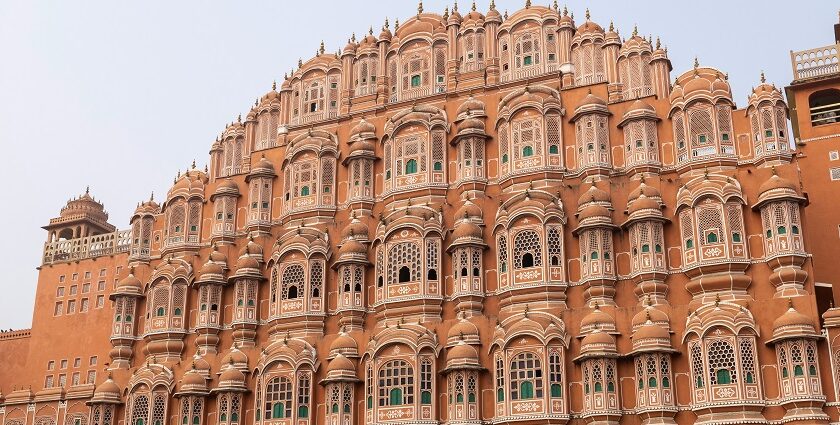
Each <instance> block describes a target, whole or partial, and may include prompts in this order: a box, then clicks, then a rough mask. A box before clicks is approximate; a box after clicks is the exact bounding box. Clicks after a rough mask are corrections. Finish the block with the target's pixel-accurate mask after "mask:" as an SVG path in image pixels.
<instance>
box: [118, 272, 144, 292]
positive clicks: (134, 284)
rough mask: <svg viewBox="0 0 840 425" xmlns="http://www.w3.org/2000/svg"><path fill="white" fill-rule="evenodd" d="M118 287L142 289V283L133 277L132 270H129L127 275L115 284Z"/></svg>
mask: <svg viewBox="0 0 840 425" xmlns="http://www.w3.org/2000/svg"><path fill="white" fill-rule="evenodd" d="M120 288H137V289H141V290H142V289H143V284H142V283H141V282H140V279H137V278H136V277H134V272H129V273H128V276H126V277H124V278H123V279H122V280H120V282H119V283H118V284H117V289H120Z"/></svg>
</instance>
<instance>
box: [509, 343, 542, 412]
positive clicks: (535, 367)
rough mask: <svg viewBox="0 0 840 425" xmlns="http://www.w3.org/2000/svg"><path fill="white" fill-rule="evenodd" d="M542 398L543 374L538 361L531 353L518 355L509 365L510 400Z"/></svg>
mask: <svg viewBox="0 0 840 425" xmlns="http://www.w3.org/2000/svg"><path fill="white" fill-rule="evenodd" d="M542 397H543V374H542V366H541V364H540V359H539V358H538V357H537V356H536V355H535V354H533V353H529V352H525V353H520V354H519V355H517V356H516V357H515V358H514V359H513V361H512V362H511V363H510V399H511V400H529V399H532V398H542Z"/></svg>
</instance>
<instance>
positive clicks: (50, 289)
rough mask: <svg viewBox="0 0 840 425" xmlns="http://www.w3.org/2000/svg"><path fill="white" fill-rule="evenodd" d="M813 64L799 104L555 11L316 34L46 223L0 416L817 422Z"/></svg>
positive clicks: (827, 376)
mask: <svg viewBox="0 0 840 425" xmlns="http://www.w3.org/2000/svg"><path fill="white" fill-rule="evenodd" d="M462 13H463V14H462ZM838 38H840V37H838ZM838 43H840V42H838ZM826 49H828V50H826V52H829V53H828V54H827V56H826V57H825V58H823V57H822V56H821V57H820V58H821V59H819V60H820V61H821V62H820V64H819V66H822V68H819V70H818V71H813V70H811V71H809V72H811V73H814V72H816V74H814V75H810V74H809V75H795V77H794V78H795V80H794V83H792V84H791V86H790V87H788V99H791V98H792V94H791V93H793V92H797V93H799V92H800V91H801V92H802V94H797V97H796V105H799V106H798V109H793V110H790V109H789V106H788V104H787V102H786V100H785V96H784V95H783V94H782V92H781V90H780V89H779V88H777V87H776V86H774V85H772V84H770V83H767V82H766V81H765V79H764V76H763V75H762V76H761V79H760V81H757V85H756V86H755V88H754V89H753V90H752V92H751V94H750V96H749V97H748V99H744V104H743V105H742V107H740V108H739V107H737V106H736V104H735V99H733V96H732V91H731V88H730V85H729V83H728V78H727V74H726V73H725V72H724V71H721V70H718V69H716V68H712V67H708V66H703V65H700V63H699V62H698V61H696V60H695V63H694V66H693V67H689V69H688V70H681V71H680V73H679V74H678V75H676V76H672V74H671V71H672V65H671V62H670V61H669V59H668V53H667V49H665V48H664V47H663V46H662V45H661V43H660V41H659V40H658V39H657V40H653V39H650V38H645V37H643V36H641V35H639V33H638V31H637V30H636V29H633V31H632V33H630V35H629V36H628V37H626V38H624V37H622V36H620V35H619V33H618V31H617V30H616V29H615V28H613V26H612V25H609V26H608V27H607V28H606V29H605V28H604V27H602V26H601V25H598V24H596V23H595V22H594V21H592V20H591V18H590V16H589V11H588V10H587V11H586V14H585V16H584V18H583V19H582V20H578V21H577V22H576V21H575V19H574V17H573V15H572V14H570V13H569V12H568V11H567V10H565V9H559V8H558V7H557V6H556V4H555V5H554V6H553V7H544V6H538V5H532V4H531V3H530V1H528V2H526V5H525V8H523V9H521V10H519V11H516V12H514V13H512V14H508V13H507V12H505V13H504V14H502V13H500V12H499V11H497V10H496V9H495V7H494V6H493V4H492V2H491V5H490V8H489V10H488V11H487V12H486V14H482V13H480V12H478V11H477V10H476V7H475V5H473V6H472V10H470V11H464V12H461V11H459V10H458V9H457V6H454V7H453V9H452V10H446V11H445V12H444V13H443V14H442V15H441V14H435V13H428V12H426V11H424V10H423V7H422V3H421V5H420V6H419V8H418V11H417V13H416V14H415V15H414V16H412V17H410V18H409V19H405V20H403V21H402V22H394V24H393V25H389V23H388V22H385V25H384V26H383V27H382V30H381V32H380V33H379V35H378V36H377V35H374V33H373V31H372V30H371V31H370V32H369V33H368V34H366V35H365V36H364V37H362V38H360V39H357V38H356V37H355V36H354V37H353V38H351V39H350V40H349V42H348V44H347V46H346V47H344V49H342V50H341V51H340V52H337V53H327V52H326V51H325V49H324V47H323V45H322V46H321V48H320V50H319V52H318V54H317V55H316V56H315V57H314V58H311V59H309V60H308V61H305V62H303V61H301V62H300V63H299V66H298V69H296V70H294V71H293V72H292V73H291V74H288V75H286V77H285V79H284V80H283V81H282V82H281V83H280V84H279V85H275V86H274V87H272V89H271V90H270V91H269V92H268V93H266V94H265V95H263V96H261V97H259V98H258V99H257V100H256V102H255V104H254V106H253V107H252V108H251V109H250V110H249V111H248V112H247V114H245V115H244V116H240V117H239V118H237V119H236V120H234V122H232V123H230V124H228V125H227V126H226V127H225V128H224V131H223V132H222V133H221V134H220V135H219V137H218V138H217V139H216V140H215V141H214V142H213V143H212V144H211V145H210V158H209V167H207V168H206V169H204V170H202V169H199V168H196V166H195V164H193V166H192V167H190V168H189V169H187V170H186V171H185V172H179V173H178V177H177V178H176V179H175V181H174V182H173V185H172V187H171V188H170V189H169V190H168V192H167V193H166V196H159V197H158V198H159V199H157V200H156V199H154V197H152V198H150V199H149V200H146V201H143V202H141V203H139V204H138V206H137V208H136V210H135V212H134V214H133V215H132V217H131V218H130V228H129V229H125V230H118V229H116V228H115V227H114V226H113V225H112V224H110V223H109V221H108V220H109V217H108V214H107V212H106V211H105V210H104V207H103V205H102V204H101V203H100V202H99V201H97V200H95V199H94V198H93V196H92V195H91V194H90V193H89V192H88V191H85V193H84V194H83V195H81V196H79V197H76V198H74V199H72V200H70V201H68V202H67V204H66V206H65V207H64V208H62V209H61V212H60V214H59V215H58V217H56V218H54V219H52V220H50V222H49V224H47V225H46V226H44V229H45V230H46V231H47V242H46V244H45V248H44V253H43V261H42V265H41V267H40V273H39V279H38V287H37V295H36V306H35V312H34V315H33V324H32V329H31V330H25V331H17V332H6V333H0V364H2V365H3V366H4V367H2V368H0V390H1V391H2V393H1V394H0V397H2V398H0V423H2V424H4V425H29V424H34V425H57V424H66V425H117V424H123V425H164V424H190V425H204V424H224V425H239V424H242V425H356V424H381V425H387V424H397V423H399V424H417V425H435V424H451V425H479V424H512V423H521V424H546V423H550V424H565V423H575V424H583V423H591V424H605V425H606V424H618V423H622V424H644V425H654V424H676V423H681V424H682V423H701V424H746V423H756V424H758V423H761V424H771V423H772V424H782V423H797V424H806V423H807V424H811V423H820V424H827V423H829V422H836V421H838V420H840V411H838V401H840V397H838V391H840V385H838V382H839V381H838V378H840V368H839V367H840V341H838V338H837V336H838V335H840V312H839V311H838V310H834V309H829V307H830V306H829V305H828V304H829V303H830V302H831V301H830V300H831V299H832V292H831V290H832V287H833V288H834V290H835V291H838V290H840V289H837V288H838V287H837V286H835V285H832V280H833V279H836V277H835V276H834V275H836V270H837V269H836V266H834V265H833V264H832V261H836V260H833V258H837V255H832V254H831V252H832V251H825V252H822V253H819V254H818V253H817V251H815V250H813V248H814V247H822V245H831V246H830V247H829V248H827V249H834V250H837V248H836V246H840V245H838V244H837V243H836V242H834V243H833V242H831V240H832V239H831V238H835V237H836V236H835V235H834V232H835V230H834V229H836V228H837V227H836V224H835V225H834V226H835V227H833V228H832V227H830V226H831V225H830V223H832V220H834V221H837V220H836V218H830V217H829V216H830V215H831V214H830V213H828V212H829V211H832V210H831V208H834V206H833V205H832V201H831V199H832V198H830V197H829V195H827V194H825V193H828V192H831V191H833V192H832V193H836V189H832V188H831V186H829V184H830V182H828V181H826V182H822V181H820V180H819V179H823V180H826V177H827V176H830V177H831V178H832V179H833V177H834V174H833V173H834V171H830V172H829V168H830V163H829V158H828V157H829V153H828V151H831V149H828V147H829V146H830V145H828V143H834V146H840V119H838V120H834V119H833V118H832V117H833V116H834V115H828V114H830V113H833V114H836V113H838V112H840V100H838V98H832V97H831V96H830V95H832V94H833V95H835V96H836V95H837V94H840V91H838V90H836V89H837V88H838V87H840V83H838V80H840V78H838V77H840V70H838V68H837V45H834V46H829V47H828V48H826ZM831 49H834V50H833V51H832V50H831ZM832 52H833V53H832ZM832 55H833V56H832ZM801 58H802V57H801V56H800V59H801ZM800 61H801V60H800ZM807 62H808V61H804V62H803V63H807ZM832 63H833V65H832ZM814 67H817V60H816V59H815V60H814ZM804 68H809V69H810V68H812V67H811V65H810V64H806V65H805V66H804ZM794 70H796V68H794ZM806 74H807V73H806ZM832 78H833V79H832ZM815 87H816V88H815ZM830 87H834V89H833V90H834V92H830V91H829V92H828V93H823V94H822V95H820V96H822V97H819V96H818V99H817V100H815V101H814V102H816V103H814V102H812V103H811V104H810V105H809V100H808V99H809V96H811V93H806V91H807V90H813V91H814V92H817V91H818V90H832V89H830ZM835 92H836V93H835ZM820 93H821V92H820ZM823 95H825V96H823ZM802 99H804V100H802ZM812 100H813V99H812ZM805 105H809V106H807V107H806V106H805ZM826 105H828V106H827V107H826ZM832 105H833V106H832ZM821 107H822V109H818V108H821ZM815 108H817V109H816V110H815ZM792 112H793V113H795V115H792V114H791V113H792ZM803 114H804V116H808V117H810V118H802V117H803ZM815 114H816V115H815ZM789 117H790V118H793V121H794V127H793V128H794V131H795V132H796V133H795V134H794V135H792V134H790V133H789V131H788V128H789V124H790V123H789ZM814 117H816V118H814ZM803 120H805V121H803ZM814 120H816V121H814ZM808 131H811V132H822V133H819V137H823V136H825V137H826V138H827V140H828V139H831V140H828V141H813V142H812V141H807V142H806V141H804V139H805V138H808V137H817V136H803V135H804V134H809V133H805V132H808ZM800 133H802V134H800ZM823 133H824V134H823ZM795 139H796V140H798V141H799V146H797V144H796V143H794V142H795ZM806 145H807V146H806ZM809 146H816V147H815V148H814V149H823V148H824V147H825V149H827V151H826V153H825V154H824V156H826V158H825V159H811V158H812V157H813V158H817V157H819V158H822V156H821V155H823V154H822V153H814V154H809V153H808V151H807V150H803V149H800V148H806V149H809ZM833 152H834V154H835V155H836V153H837V151H836V150H834V151H833ZM832 158H834V157H832ZM836 159H838V158H834V159H832V161H833V160H836ZM832 170H833V168H832ZM809 173H813V176H814V177H813V178H812V179H811V180H809V177H808V176H809V175H811V174H809ZM837 173H838V175H837V179H840V168H838V171H837ZM814 193H820V194H819V195H818V196H819V199H814V198H817V196H815V195H813V194H814ZM811 202H813V206H811V204H810V203H811ZM814 207H817V208H825V210H818V211H823V212H820V213H819V214H817V213H814V214H811V213H810V211H809V210H810V209H811V208H814ZM826 214H828V215H829V216H826ZM833 214H834V216H836V213H833ZM826 230H828V232H826ZM826 233H828V235H826ZM818 241H819V242H818ZM820 249H822V248H820ZM838 255H840V253H838ZM832 257H833V258H832ZM817 258H822V259H824V260H821V261H824V263H819V264H815V263H816V260H815V259H817ZM817 266H819V268H818V267H817ZM826 310H827V312H826ZM824 312H825V316H824V320H820V315H821V314H822V313H824Z"/></svg>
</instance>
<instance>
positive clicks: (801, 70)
mask: <svg viewBox="0 0 840 425" xmlns="http://www.w3.org/2000/svg"><path fill="white" fill-rule="evenodd" d="M838 51H840V44H830V45H828V46H824V47H818V48H816V49H808V50H800V51H798V52H794V51H793V50H791V52H790V62H791V66H792V67H793V75H794V80H804V79H808V78H814V77H821V76H823V75H831V74H837V73H840V63H839V62H840V57H838V55H837V52H838Z"/></svg>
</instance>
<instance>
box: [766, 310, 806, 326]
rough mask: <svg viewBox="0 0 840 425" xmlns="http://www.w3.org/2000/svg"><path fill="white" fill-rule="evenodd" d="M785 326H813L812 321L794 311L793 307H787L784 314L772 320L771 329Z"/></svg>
mask: <svg viewBox="0 0 840 425" xmlns="http://www.w3.org/2000/svg"><path fill="white" fill-rule="evenodd" d="M787 326H810V327H813V326H814V322H813V321H812V320H811V318H809V317H808V316H806V315H804V314H802V313H800V312H798V311H796V309H794V308H793V307H790V308H788V310H787V311H786V312H785V314H782V315H781V316H779V318H778V319H776V320H774V321H773V330H776V329H780V328H783V327H787Z"/></svg>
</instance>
